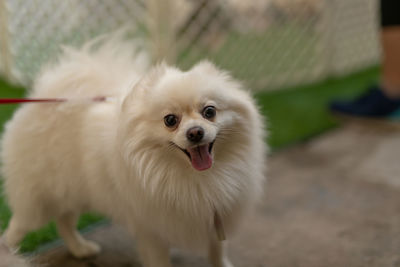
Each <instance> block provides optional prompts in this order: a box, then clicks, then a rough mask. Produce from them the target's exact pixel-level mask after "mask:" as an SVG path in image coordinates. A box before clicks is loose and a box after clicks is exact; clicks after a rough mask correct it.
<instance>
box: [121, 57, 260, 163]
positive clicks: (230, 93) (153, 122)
mask: <svg viewBox="0 0 400 267" xmlns="http://www.w3.org/2000/svg"><path fill="white" fill-rule="evenodd" d="M129 98H130V99H131V100H129ZM250 101H251V100H250V99H249V97H248V95H247V94H245V93H244V92H243V91H241V90H239V85H238V84H237V83H236V82H234V81H232V80H231V79H230V78H229V76H228V75H227V74H225V73H222V72H220V71H219V70H217V69H216V68H215V67H214V66H213V65H212V64H210V63H208V62H203V63H200V64H198V65H197V66H195V67H194V68H193V69H191V70H190V71H188V72H181V71H179V70H177V69H173V68H167V67H160V68H159V69H158V70H156V71H154V73H153V74H152V75H150V76H149V77H147V78H146V81H142V82H139V87H138V92H136V93H135V94H132V95H131V96H130V97H128V99H127V100H126V101H125V103H124V106H125V108H126V109H128V110H130V111H129V112H128V114H130V115H128V116H131V118H133V117H136V118H137V119H135V120H132V121H131V122H130V123H134V124H135V129H136V130H137V131H140V132H141V133H140V136H141V137H142V138H143V140H145V141H144V142H146V143H148V144H149V147H152V148H153V149H154V150H157V149H159V153H162V154H163V155H164V156H165V157H167V159H165V160H169V159H172V158H175V159H177V160H178V161H181V162H183V163H184V164H191V166H192V167H193V168H194V169H195V170H198V171H202V170H207V169H209V168H211V167H212V166H213V162H214V159H215V155H216V154H217V155H219V157H220V156H223V154H224V152H226V153H228V152H229V150H232V148H233V147H240V146H241V145H243V143H245V142H246V140H244V139H245V138H246V132H247V131H248V129H246V125H247V123H248V122H247V120H248V118H247V117H248V116H250V115H249V112H250V111H249V110H247V109H248V106H252V105H249V104H248V103H249V102H250ZM134 113H137V114H134ZM137 131H136V132H137ZM134 135H136V136H137V135H138V134H137V133H136V134H135V133H133V134H132V138H135V137H134ZM150 144H152V145H150ZM216 150H219V151H216Z"/></svg>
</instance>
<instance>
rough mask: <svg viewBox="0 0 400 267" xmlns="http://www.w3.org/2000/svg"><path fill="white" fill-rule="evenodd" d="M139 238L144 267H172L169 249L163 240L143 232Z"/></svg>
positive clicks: (139, 248)
mask: <svg viewBox="0 0 400 267" xmlns="http://www.w3.org/2000/svg"><path fill="white" fill-rule="evenodd" d="M138 232H139V231H138ZM137 237H138V252H139V257H140V259H141V261H142V264H143V266H144V267H172V265H171V262H170V258H169V247H168V245H167V244H166V243H165V242H164V241H163V240H161V239H160V238H158V237H156V236H154V235H153V234H149V233H143V232H142V233H140V234H138V235H137Z"/></svg>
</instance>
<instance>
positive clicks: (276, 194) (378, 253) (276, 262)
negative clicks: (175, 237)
mask: <svg viewBox="0 0 400 267" xmlns="http://www.w3.org/2000/svg"><path fill="white" fill-rule="evenodd" d="M399 155H400V123H398V124H388V123H382V122H373V121H368V122H366V121H353V122H347V123H345V124H344V125H343V127H341V128H339V129H337V130H334V131H331V132H329V133H327V134H324V135H322V136H319V137H317V138H314V139H312V140H310V141H309V142H306V143H303V144H300V145H297V146H294V147H291V148H288V149H284V150H282V151H279V152H276V153H274V154H273V155H272V156H271V157H270V159H269V162H268V166H269V172H268V183H267V185H266V190H265V192H266V193H265V196H264V198H263V200H262V202H261V203H260V205H259V206H258V208H257V211H256V213H255V214H254V215H252V216H251V217H249V218H247V220H246V222H245V224H244V225H243V227H242V228H241V231H240V232H239V233H238V235H237V236H235V237H233V238H232V239H231V241H230V246H229V254H230V258H231V260H232V262H233V263H234V265H235V266H236V267H330V266H332V267H342V266H343V267H348V266H351V267H353V266H354V267H356V266H359V267H365V266H376V267H386V266H400V194H399V191H400V157H399ZM87 236H88V237H89V238H91V239H94V240H97V241H98V242H99V243H100V244H101V245H102V247H103V252H102V253H101V254H100V255H99V256H98V257H96V258H93V259H88V260H84V261H80V260H76V259H74V258H72V256H70V255H69V254H68V252H67V251H66V249H65V247H64V246H62V245H61V246H58V247H56V248H53V249H50V250H47V251H46V252H44V253H41V254H40V255H38V256H36V257H35V262H38V263H46V264H47V266H49V267H52V266H54V267H55V266H57V267H67V266H78V267H83V266H91V267H93V266H104V267H108V266H110V267H111V266H112V267H128V266H131V267H134V266H140V264H139V261H138V258H137V254H136V252H135V243H134V241H133V240H132V239H130V238H129V236H128V235H127V234H126V233H125V232H124V231H123V230H122V229H121V228H119V227H118V226H110V225H107V226H103V227H99V228H97V229H96V230H94V231H91V232H90V233H88V234H87ZM172 260H173V263H174V266H177V267H184V266H185V267H186V266H193V267H201V266H209V265H208V264H207V262H206V261H205V260H204V259H202V258H198V257H195V256H192V255H186V254H183V253H182V252H178V251H174V252H173V253H172Z"/></svg>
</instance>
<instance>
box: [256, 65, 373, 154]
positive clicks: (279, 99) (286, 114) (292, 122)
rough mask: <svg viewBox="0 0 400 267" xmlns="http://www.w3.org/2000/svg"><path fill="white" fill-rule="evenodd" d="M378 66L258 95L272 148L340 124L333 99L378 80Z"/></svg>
mask: <svg viewBox="0 0 400 267" xmlns="http://www.w3.org/2000/svg"><path fill="white" fill-rule="evenodd" d="M378 75H379V68H378V67H373V68H369V69H367V70H364V71H361V72H358V73H355V74H352V75H349V76H347V77H343V78H338V79H329V80H326V81H324V82H320V83H317V84H313V85H307V86H301V87H295V88H289V89H287V90H279V91H275V92H264V93H263V92H261V93H258V94H256V97H257V99H258V102H259V104H260V106H261V110H262V113H263V114H265V115H266V117H267V118H268V119H267V121H268V123H267V125H268V129H269V132H270V136H269V139H268V143H269V144H270V146H271V147H272V149H278V148H282V147H284V146H287V145H289V144H293V143H296V142H299V141H302V140H305V139H308V138H310V137H312V136H315V135H317V134H319V133H321V132H324V131H326V130H328V129H330V128H332V127H335V126H337V125H338V121H337V120H336V119H335V117H334V116H332V114H331V113H330V112H329V110H328V105H329V102H330V101H332V100H333V99H350V98H352V97H354V96H356V95H359V94H360V93H361V92H363V91H365V90H366V89H367V87H368V86H370V85H371V84H372V83H374V82H377V79H378Z"/></svg>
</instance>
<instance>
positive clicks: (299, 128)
mask: <svg viewBox="0 0 400 267" xmlns="http://www.w3.org/2000/svg"><path fill="white" fill-rule="evenodd" d="M378 72H379V71H378V68H371V69H368V70H365V71H362V72H359V73H356V74H353V75H350V76H348V77H345V78H340V79H331V80H327V81H324V82H321V83H317V84H313V85H308V86H301V87H296V88H288V89H285V90H280V91H275V92H264V93H257V94H256V98H257V100H258V103H259V104H260V106H261V111H262V113H263V114H265V116H266V118H267V121H268V123H267V124H268V129H269V132H270V135H269V138H268V143H269V144H270V146H271V147H272V149H273V150H276V149H279V148H282V147H285V146H287V145H290V144H293V143H296V142H300V141H303V140H305V139H308V138H310V137H312V136H315V135H316V134H319V133H322V132H323V131H326V130H327V129H330V128H332V127H335V126H337V125H338V123H337V122H336V121H335V119H334V118H333V117H332V116H331V115H330V114H329V112H328V110H327V105H328V103H329V101H331V100H332V99H335V98H338V97H339V98H349V97H353V96H354V95H357V94H359V93H360V92H362V91H363V90H365V88H366V87H367V86H368V85H369V84H371V83H373V82H374V81H376V79H377V77H378ZM23 94H24V91H23V89H22V88H18V87H14V86H11V85H9V84H7V83H5V82H4V81H1V80H0V97H20V96H22V95H23ZM16 107H17V105H0V125H3V124H4V122H5V121H6V120H8V119H9V118H10V116H11V115H12V112H13V111H14V109H15V108H16ZM0 187H1V183H0ZM10 216H11V213H10V210H9V209H8V207H7V205H6V203H5V200H4V198H2V197H0V223H1V224H0V225H1V227H2V228H3V229H4V228H5V227H6V225H7V223H8V221H9V219H10ZM100 219H101V217H100V216H98V215H84V216H82V218H81V220H80V222H79V228H80V229H82V228H85V227H87V226H88V225H90V224H93V223H94V222H98V221H99V220H100ZM57 237H58V236H57V231H56V228H55V226H54V223H50V224H49V225H48V226H46V227H44V228H42V229H41V230H39V231H36V232H34V233H30V234H29V235H27V237H26V238H25V240H24V241H23V242H22V246H21V249H22V251H25V252H26V251H33V250H35V249H37V248H38V246H39V245H41V244H43V243H46V242H49V241H52V240H55V239H56V238H57Z"/></svg>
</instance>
